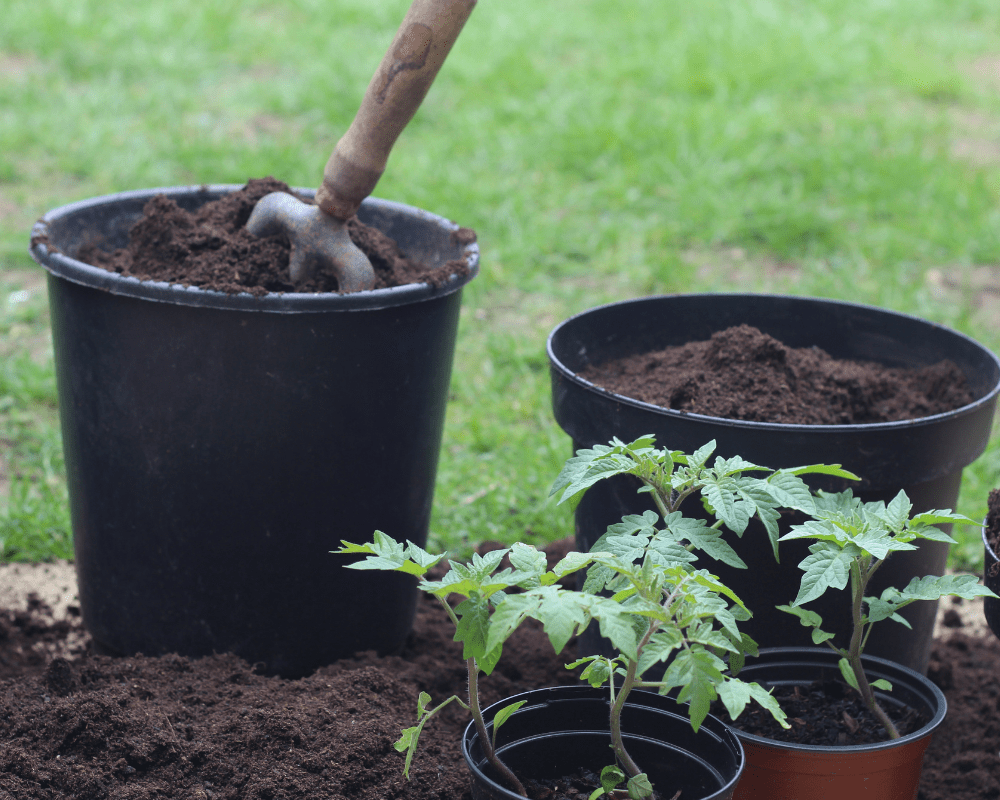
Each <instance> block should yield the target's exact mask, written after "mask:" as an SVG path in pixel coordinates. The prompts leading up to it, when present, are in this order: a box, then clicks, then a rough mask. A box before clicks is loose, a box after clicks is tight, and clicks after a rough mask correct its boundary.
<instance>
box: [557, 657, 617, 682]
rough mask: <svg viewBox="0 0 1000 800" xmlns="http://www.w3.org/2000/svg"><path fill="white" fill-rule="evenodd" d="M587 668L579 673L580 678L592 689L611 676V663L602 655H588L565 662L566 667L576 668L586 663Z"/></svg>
mask: <svg viewBox="0 0 1000 800" xmlns="http://www.w3.org/2000/svg"><path fill="white" fill-rule="evenodd" d="M587 662H590V663H589V664H588V666H587V668H586V669H585V670H584V671H583V672H581V673H580V678H582V679H583V680H585V681H587V683H589V684H590V685H591V686H592V687H593V688H594V689H599V688H600V687H601V686H603V685H604V684H606V683H607V682H608V680H609V679H610V678H611V670H612V664H611V661H609V660H608V659H607V658H605V657H604V656H589V657H587V658H581V659H578V660H577V661H574V662H573V663H572V664H567V665H566V668H567V669H576V668H577V667H579V666H580V665H581V664H587Z"/></svg>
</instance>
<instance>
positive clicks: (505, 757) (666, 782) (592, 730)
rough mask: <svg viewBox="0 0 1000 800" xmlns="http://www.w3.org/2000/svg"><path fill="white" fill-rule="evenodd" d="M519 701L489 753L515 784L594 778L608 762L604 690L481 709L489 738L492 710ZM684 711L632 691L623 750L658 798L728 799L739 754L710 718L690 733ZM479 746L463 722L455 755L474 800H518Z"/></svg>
mask: <svg viewBox="0 0 1000 800" xmlns="http://www.w3.org/2000/svg"><path fill="white" fill-rule="evenodd" d="M519 700H523V701H525V705H524V706H522V707H521V708H520V709H518V710H517V711H516V712H515V713H514V714H513V715H512V716H511V717H510V718H509V719H508V720H507V721H506V722H504V724H503V726H502V727H500V729H499V730H498V731H497V737H496V745H497V747H496V749H497V755H498V756H500V759H501V760H502V761H503V762H504V763H505V764H506V765H507V766H508V767H510V769H511V770H512V771H513V772H514V774H515V775H517V777H518V779H519V780H520V781H521V782H522V783H525V782H526V781H528V780H532V779H535V780H538V779H540V780H546V779H552V778H561V777H565V776H569V775H574V774H577V773H578V772H579V770H580V769H581V768H586V769H587V770H590V771H592V772H593V773H594V774H595V775H600V772H601V769H602V768H603V767H605V766H607V765H609V764H611V763H613V762H614V754H613V753H612V751H611V749H610V745H611V733H610V731H609V727H608V724H609V723H608V720H609V714H610V704H609V702H608V693H607V692H606V691H604V690H598V689H592V688H591V687H589V686H561V687H554V688H549V689H535V690H534V691H530V692H525V693H524V694H519V695H515V696H514V697H508V698H506V699H505V700H502V701H500V702H499V703H494V704H493V705H492V706H489V707H488V708H486V709H484V711H483V718H484V719H485V720H486V727H487V731H488V732H489V734H490V735H491V736H492V735H493V722H492V720H493V716H494V715H495V714H496V712H497V711H499V710H500V709H501V708H503V707H504V706H507V705H509V704H510V703H514V702H517V701H519ZM686 712H687V708H686V707H685V706H680V705H678V704H677V703H676V702H675V701H674V700H672V699H670V698H668V697H663V696H662V695H658V694H654V693H652V692H644V691H633V692H632V693H631V694H630V695H629V697H628V702H627V703H626V704H625V708H624V709H623V711H622V735H623V738H624V739H625V747H626V749H627V750H628V751H629V755H631V756H632V758H633V759H634V760H635V762H636V763H637V764H638V765H639V766H640V768H642V769H643V770H644V771H645V772H646V774H647V775H648V776H649V779H650V780H651V781H652V783H653V788H654V789H655V790H656V791H658V792H659V793H660V796H661V797H672V796H673V795H674V793H675V792H676V791H677V790H678V789H680V790H681V798H683V799H684V800H727V798H730V797H732V796H733V790H734V789H735V787H736V783H737V781H738V780H739V777H740V774H741V773H742V771H743V749H742V748H741V747H740V743H739V741H738V740H737V739H736V737H735V735H734V734H733V732H732V731H731V730H730V729H729V728H727V727H726V726H725V725H723V724H722V722H720V721H719V720H718V719H716V718H715V717H713V716H709V717H707V718H706V719H705V721H704V723H702V725H701V727H700V728H699V729H698V733H695V732H694V731H693V730H692V729H691V721H690V720H689V719H688V717H687V714H686ZM479 741H480V740H479V734H478V733H477V732H476V727H475V724H474V723H469V726H468V727H467V728H466V729H465V735H464V736H463V737H462V754H463V755H464V756H465V761H466V763H467V764H468V766H469V770H470V772H471V773H472V797H473V800H514V798H519V795H518V794H516V793H515V792H513V791H511V790H510V789H508V788H506V787H505V786H504V785H503V783H502V780H501V779H500V778H499V777H498V776H497V775H495V774H494V770H493V768H492V767H491V766H490V764H489V762H487V761H486V756H485V755H484V753H483V750H482V747H481V746H480V743H479ZM593 788H595V789H596V788H598V785H597V784H595V786H594V787H593Z"/></svg>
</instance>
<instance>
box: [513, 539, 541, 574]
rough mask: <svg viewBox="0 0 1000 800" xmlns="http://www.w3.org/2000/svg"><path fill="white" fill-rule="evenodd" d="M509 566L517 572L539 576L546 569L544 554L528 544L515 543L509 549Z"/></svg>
mask: <svg viewBox="0 0 1000 800" xmlns="http://www.w3.org/2000/svg"><path fill="white" fill-rule="evenodd" d="M510 565H511V566H512V567H513V568H514V569H515V570H517V571H518V572H523V573H525V574H529V575H530V574H535V575H541V574H542V573H543V572H545V570H546V569H548V567H547V565H546V562H545V553H543V552H542V551H541V550H539V549H537V548H535V547H532V546H531V545H530V544H524V543H523V542H515V543H514V544H513V545H511V548H510Z"/></svg>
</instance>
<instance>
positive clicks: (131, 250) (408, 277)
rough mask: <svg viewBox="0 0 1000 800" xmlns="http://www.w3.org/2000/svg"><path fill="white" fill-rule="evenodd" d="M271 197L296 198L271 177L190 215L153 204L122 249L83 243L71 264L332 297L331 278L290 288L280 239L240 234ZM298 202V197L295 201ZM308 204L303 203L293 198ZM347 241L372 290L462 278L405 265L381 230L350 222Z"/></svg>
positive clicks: (461, 234) (451, 265)
mask: <svg viewBox="0 0 1000 800" xmlns="http://www.w3.org/2000/svg"><path fill="white" fill-rule="evenodd" d="M271 192H288V193H289V194H295V192H293V191H292V189H291V188H290V187H289V186H288V184H286V183H282V182H281V181H278V180H275V179H274V178H270V177H268V178H260V179H252V180H250V181H249V182H248V183H247V185H246V186H244V187H243V188H242V189H240V190H239V191H236V192H232V193H230V194H228V195H226V196H225V197H222V198H220V199H218V200H214V201H212V202H209V203H206V204H205V205H203V206H201V207H200V208H199V209H198V210H197V211H195V212H194V213H191V212H188V211H185V210H184V209H182V208H180V206H178V205H177V204H176V203H175V202H174V201H173V200H171V199H170V198H169V197H167V196H165V195H157V196H156V197H154V198H152V199H151V200H150V201H149V202H148V203H147V204H146V206H145V208H144V209H143V215H142V217H141V218H140V219H139V221H138V222H136V223H135V225H134V226H133V227H132V229H131V231H130V232H129V243H128V246H127V247H124V248H120V249H118V250H115V251H114V252H112V253H107V252H105V251H104V250H102V249H101V247H100V242H89V243H87V244H85V245H84V246H83V247H81V248H80V250H79V251H78V252H77V253H76V254H75V255H74V258H76V259H78V260H80V261H83V262H85V263H88V264H92V265H94V266H97V267H102V268H104V269H107V270H109V271H111V272H117V273H119V274H121V275H128V276H132V277H135V278H139V279H140V280H155V281H165V282H167V283H177V284H181V285H184V286H197V287H200V288H202V289H210V290H214V291H218V292H225V293H227V294H237V293H240V292H246V293H248V294H252V295H262V294H267V293H268V292H336V291H337V290H338V289H337V279H336V277H335V276H334V275H330V274H317V275H316V276H314V277H313V278H312V279H310V280H308V281H305V282H303V283H300V284H298V285H295V284H293V283H292V281H291V278H290V276H289V274H288V260H289V253H290V251H291V247H290V245H289V241H288V237H287V236H285V235H284V234H276V235H274V236H266V237H262V238H258V237H256V236H254V235H253V234H251V233H250V232H249V231H247V229H246V221H247V219H249V217H250V213H251V212H252V211H253V209H254V206H255V205H257V201H258V200H260V198H262V197H263V196H264V195H266V194H270V193H271ZM296 196H298V195H296ZM299 199H301V200H303V202H306V203H310V202H311V201H310V200H308V199H306V198H301V197H300V198H299ZM347 231H348V234H349V235H350V237H351V240H352V241H353V242H354V244H356V245H357V246H358V247H359V248H360V249H361V251H362V252H364V254H365V255H367V256H368V258H369V260H370V261H371V262H372V266H373V267H374V268H375V277H376V281H375V287H374V288H376V289H385V288H389V287H392V286H403V285H406V284H410V283H429V284H431V285H432V286H440V285H442V284H443V283H445V282H446V281H448V279H449V278H450V277H451V276H452V275H458V276H464V275H467V274H468V272H469V268H468V265H467V264H466V263H465V261H462V260H454V261H448V262H447V263H445V264H443V265H441V266H440V267H431V266H429V265H427V264H424V263H422V262H419V261H415V260H413V259H410V258H407V256H406V255H405V254H404V253H403V252H402V251H401V250H400V249H399V246H398V245H397V244H396V242H394V241H393V240H392V239H390V238H389V237H388V236H386V235H385V234H383V233H382V232H381V231H379V230H377V229H376V228H373V227H371V226H369V225H365V224H364V223H363V222H361V221H360V220H358V218H357V217H352V218H351V219H349V220H348V221H347ZM453 236H454V237H455V238H456V241H457V242H459V243H460V244H467V243H470V242H474V241H475V237H476V234H475V232H473V231H471V230H469V229H468V228H460V229H459V230H457V231H456V232H455V233H454V234H453Z"/></svg>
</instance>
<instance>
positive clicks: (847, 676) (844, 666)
mask: <svg viewBox="0 0 1000 800" xmlns="http://www.w3.org/2000/svg"><path fill="white" fill-rule="evenodd" d="M837 666H838V667H840V674H841V675H843V676H844V680H845V681H847V685H848V686H850V687H851V688H852V689H854V690H855V691H857V692H860V691H861V689H859V688H858V679H857V678H856V677H854V670H853V669H851V662H850V661H848V660H847V659H846V658H842V659H840V661H838V662H837Z"/></svg>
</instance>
